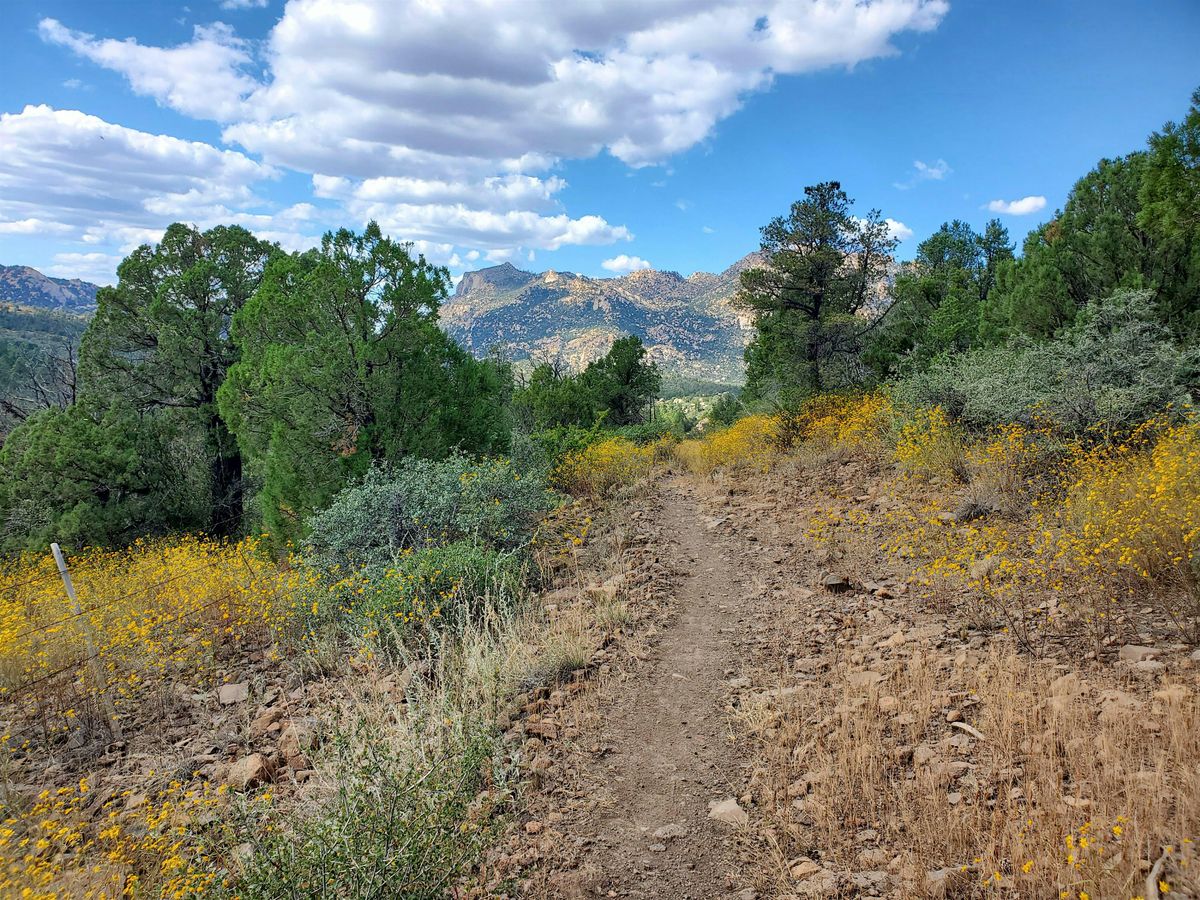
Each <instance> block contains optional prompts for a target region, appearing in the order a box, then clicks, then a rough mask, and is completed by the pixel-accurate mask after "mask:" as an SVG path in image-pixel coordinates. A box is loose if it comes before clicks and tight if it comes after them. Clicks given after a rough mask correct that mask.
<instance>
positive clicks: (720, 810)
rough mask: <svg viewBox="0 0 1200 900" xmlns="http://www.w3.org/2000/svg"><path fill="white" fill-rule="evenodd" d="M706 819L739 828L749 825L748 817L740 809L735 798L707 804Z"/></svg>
mask: <svg viewBox="0 0 1200 900" xmlns="http://www.w3.org/2000/svg"><path fill="white" fill-rule="evenodd" d="M708 817H709V818H710V819H716V820H717V821H718V822H724V823H725V824H726V825H733V826H735V827H740V826H743V825H748V824H749V823H750V816H749V815H747V813H746V811H745V810H744V809H742V807H741V805H740V804H739V803H738V802H737V799H736V798H735V797H729V798H728V799H726V800H713V801H712V802H710V803H709V804H708Z"/></svg>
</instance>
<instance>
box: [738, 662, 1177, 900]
mask: <svg viewBox="0 0 1200 900" xmlns="http://www.w3.org/2000/svg"><path fill="white" fill-rule="evenodd" d="M850 671H851V670H850V669H848V668H846V667H841V668H838V669H835V670H834V671H833V672H832V673H831V676H832V677H831V678H830V681H829V683H828V686H827V687H825V688H824V689H820V688H814V689H813V690H807V689H806V690H805V691H803V692H800V693H798V694H795V695H793V696H792V697H790V698H789V701H787V702H786V705H784V706H783V707H782V708H780V709H779V710H778V711H777V713H776V714H775V715H774V716H773V717H770V718H768V719H767V720H766V726H767V727H762V726H760V728H759V729H758V731H759V733H760V734H762V735H763V736H764V744H765V746H764V751H765V754H766V756H767V760H768V762H769V771H770V780H769V782H768V783H766V784H764V785H762V787H761V792H762V795H763V797H764V799H765V800H766V802H767V804H768V806H769V807H770V808H771V810H772V819H773V820H774V821H773V824H775V826H776V831H777V833H778V834H779V835H782V836H783V837H782V838H780V841H781V847H780V850H781V859H782V858H790V857H791V856H794V855H798V854H801V853H805V852H811V851H812V850H813V849H815V848H819V849H820V851H821V852H822V854H824V860H823V861H824V864H825V865H826V866H827V867H833V868H837V867H841V868H847V869H851V870H853V869H863V868H884V867H886V868H887V869H889V870H890V871H891V872H893V873H898V874H899V875H901V877H902V878H903V879H904V884H905V894H906V895H909V896H938V895H940V892H941V891H942V890H943V889H944V888H945V887H946V885H945V884H943V885H942V887H938V886H937V883H936V882H937V880H938V879H936V878H935V879H928V873H931V872H935V871H939V870H943V869H949V870H950V871H949V872H948V873H946V876H947V877H948V879H949V884H950V885H952V887H951V888H950V894H951V895H952V896H963V895H971V894H974V893H986V892H989V891H996V892H998V895H1001V896H1028V897H1056V896H1060V892H1063V891H1065V892H1066V893H1065V894H1061V896H1067V897H1071V898H1078V897H1084V896H1090V897H1093V898H1099V897H1125V898H1130V897H1135V896H1140V895H1144V884H1145V880H1146V877H1147V874H1148V872H1149V869H1150V867H1151V865H1152V864H1153V863H1154V862H1155V861H1156V860H1158V858H1159V857H1160V856H1163V855H1165V856H1166V859H1167V861H1166V863H1165V864H1164V866H1163V868H1162V869H1161V870H1160V876H1161V879H1162V880H1163V881H1164V882H1165V883H1166V884H1168V885H1171V886H1172V889H1173V891H1174V892H1175V893H1176V894H1178V895H1180V896H1195V894H1194V893H1190V892H1194V891H1196V890H1198V889H1200V880H1198V876H1200V869H1194V868H1191V867H1189V866H1188V865H1187V863H1188V861H1189V860H1191V859H1192V858H1193V852H1192V847H1193V845H1192V843H1191V842H1192V840H1194V839H1195V837H1196V831H1197V825H1198V823H1200V767H1198V763H1200V744H1198V741H1197V737H1198V735H1200V703H1198V701H1197V697H1196V694H1195V692H1194V690H1192V689H1191V688H1190V687H1188V686H1187V685H1184V684H1175V683H1170V684H1168V683H1164V684H1163V685H1161V686H1160V687H1158V688H1157V689H1155V690H1154V691H1153V693H1150V692H1148V691H1146V690H1139V689H1136V688H1134V689H1129V686H1128V685H1125V686H1123V687H1124V688H1125V689H1122V687H1118V686H1117V685H1116V683H1115V679H1113V678H1111V677H1105V676H1099V675H1088V676H1086V677H1081V676H1080V675H1078V674H1076V673H1073V672H1069V673H1066V674H1064V673H1063V672H1062V670H1061V667H1055V666H1052V665H1050V664H1048V663H1041V662H1037V661H1033V660H1030V659H1029V658H1027V657H1025V656H1022V655H1021V654H1019V653H1017V652H1016V651H1015V650H1014V649H1013V647H1012V646H1011V645H1002V646H995V647H993V648H992V649H990V650H986V651H970V652H967V651H964V652H960V653H958V654H957V655H956V656H953V657H951V656H942V655H940V654H938V653H937V652H936V651H930V650H919V651H917V652H914V653H912V654H911V655H909V654H898V655H896V656H895V657H894V662H893V664H892V665H891V666H890V667H889V668H888V669H887V670H886V671H883V672H881V673H880V674H882V675H883V676H884V678H883V680H881V681H880V682H879V683H878V684H877V685H875V686H872V687H867V686H861V685H857V686H856V685H855V684H854V683H853V682H852V681H851V680H848V679H847V677H846V676H847V675H849V674H850ZM949 709H955V710H957V711H960V712H961V714H962V716H963V719H964V722H963V724H964V725H966V726H967V727H966V728H964V727H962V725H958V726H955V725H950V724H947V722H946V718H947V711H948V710H949ZM914 751H915V755H914ZM862 829H873V830H874V831H876V832H877V833H878V837H877V839H876V838H873V839H871V840H870V841H868V843H870V844H871V845H872V846H874V845H876V844H878V845H879V846H881V847H883V848H886V855H885V856H883V857H882V858H881V859H879V860H877V861H874V862H873V864H867V865H864V864H863V861H862V859H861V858H860V857H859V854H860V852H861V851H862V850H863V849H864V844H863V843H862V842H860V841H858V840H856V834H857V833H858V832H859V831H860V830H862ZM1167 848H1170V850H1167ZM786 880H787V873H786V871H781V872H780V884H781V887H782V886H783V885H784V884H785V883H786Z"/></svg>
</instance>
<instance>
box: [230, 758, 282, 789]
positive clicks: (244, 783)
mask: <svg viewBox="0 0 1200 900" xmlns="http://www.w3.org/2000/svg"><path fill="white" fill-rule="evenodd" d="M270 780H271V764H270V763H268V762H267V758H266V757H265V756H263V755H262V754H261V753H251V754H250V755H249V756H243V757H242V758H241V759H239V760H238V761H237V762H235V763H234V764H233V765H231V766H230V767H229V771H228V772H227V773H226V774H225V783H226V784H228V785H229V786H230V787H231V788H234V789H235V790H239V791H246V790H249V789H250V788H252V787H256V786H257V785H260V784H263V783H264V782H267V781H270Z"/></svg>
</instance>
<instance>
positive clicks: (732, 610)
mask: <svg viewBox="0 0 1200 900" xmlns="http://www.w3.org/2000/svg"><path fill="white" fill-rule="evenodd" d="M663 491H664V494H663V512H662V515H663V519H662V521H663V525H664V526H665V528H664V531H665V533H666V534H667V535H669V536H670V537H671V540H670V543H669V544H668V545H667V546H664V547H663V548H662V552H663V554H664V556H665V557H666V561H667V562H668V563H669V564H670V566H671V567H672V568H674V569H675V570H676V571H679V572H681V573H683V574H682V576H681V578H680V579H679V581H678V586H677V588H676V596H675V604H676V614H675V617H674V619H673V621H672V623H671V624H670V625H669V626H668V627H667V628H666V629H665V630H664V631H663V633H662V634H661V638H660V640H659V641H658V642H657V644H656V646H655V647H654V650H653V652H652V655H651V658H650V660H649V661H648V664H647V665H646V666H645V667H644V668H643V669H642V671H640V672H639V673H637V674H636V675H634V676H633V677H632V678H630V679H629V680H627V681H625V682H623V683H622V684H621V685H620V686H619V689H617V690H614V691H612V692H611V694H610V696H609V697H608V698H607V699H606V700H605V702H604V707H603V708H602V710H601V722H602V724H601V734H600V735H599V737H598V739H599V741H600V747H601V750H600V752H599V753H597V754H594V755H593V759H592V760H591V761H590V762H589V763H588V764H587V765H586V766H585V767H584V770H583V771H582V772H581V775H582V776H583V778H584V780H585V781H586V782H590V784H591V785H592V789H593V790H594V792H595V794H594V796H596V797H597V798H598V800H599V802H598V803H597V804H596V806H595V807H594V808H593V809H592V810H591V811H590V813H589V814H588V816H587V817H586V819H584V820H583V821H578V822H575V823H571V828H570V830H571V831H573V832H574V833H575V836H576V838H577V840H578V841H579V842H580V843H582V844H584V845H585V846H586V847H587V850H586V852H585V853H584V856H583V860H582V863H583V868H584V869H586V870H588V871H589V872H590V873H591V874H592V877H591V878H590V879H589V881H590V882H591V884H590V887H591V888H592V890H593V891H595V893H596V894H598V895H600V896H605V895H607V896H609V897H671V898H710V897H720V896H728V895H730V893H731V892H733V894H734V895H736V893H737V890H738V888H739V884H738V880H737V877H736V875H735V874H734V869H735V865H734V862H733V859H732V854H731V853H730V851H729V849H728V848H729V841H728V838H729V836H730V832H731V830H734V829H736V828H737V827H738V824H737V820H739V819H742V818H744V813H742V811H741V809H740V807H738V806H737V805H736V801H735V800H734V799H733V798H734V796H735V795H736V793H737V788H736V786H735V785H736V783H737V781H738V780H739V777H738V765H737V761H736V753H735V748H734V744H733V739H732V736H731V735H732V731H731V728H730V724H729V721H728V715H727V712H726V708H725V707H726V698H727V693H728V690H729V684H728V682H729V677H730V675H731V674H733V673H735V672H737V671H739V666H740V662H739V654H740V652H741V651H740V649H739V646H738V636H739V634H740V632H741V629H740V628H739V627H738V625H739V620H740V618H741V614H740V612H739V602H738V598H739V597H740V595H741V588H740V587H739V584H738V582H739V579H738V577H737V573H736V571H735V567H734V566H733V564H732V563H731V561H730V560H729V558H728V557H727V556H726V555H725V553H724V551H723V550H722V549H721V548H720V547H719V546H718V544H717V543H716V542H715V540H714V534H713V530H712V529H711V528H710V527H707V524H706V523H709V520H707V519H706V518H705V517H704V516H703V515H702V514H701V512H700V509H699V507H698V501H697V497H696V494H695V488H694V487H693V486H692V483H691V482H690V481H689V480H687V479H675V480H672V481H670V482H668V483H667V484H666V485H665V486H664V488H663ZM714 803H715V804H722V805H720V806H718V807H717V809H716V815H717V816H718V817H717V818H714V817H712V816H710V812H713V804H714Z"/></svg>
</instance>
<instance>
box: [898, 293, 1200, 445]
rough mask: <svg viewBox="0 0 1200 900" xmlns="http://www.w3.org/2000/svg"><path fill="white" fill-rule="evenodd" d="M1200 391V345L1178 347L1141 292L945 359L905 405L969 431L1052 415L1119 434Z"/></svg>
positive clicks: (902, 392) (1063, 425)
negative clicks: (1053, 328)
mask: <svg viewBox="0 0 1200 900" xmlns="http://www.w3.org/2000/svg"><path fill="white" fill-rule="evenodd" d="M1198 391H1200V350H1197V349H1194V348H1186V347H1185V348H1181V347H1179V346H1177V345H1176V344H1175V343H1174V341H1173V339H1172V335H1171V334H1170V332H1169V331H1168V330H1167V328H1166V327H1165V326H1163V325H1162V324H1161V323H1159V322H1158V321H1156V320H1155V311H1154V306H1153V304H1152V302H1151V297H1150V294H1149V293H1148V292H1145V291H1125V292H1121V293H1118V294H1115V295H1114V296H1112V297H1108V298H1105V299H1103V300H1100V301H1097V302H1096V303H1093V304H1091V305H1090V306H1089V307H1087V309H1085V310H1084V311H1083V313H1081V315H1080V318H1079V319H1078V321H1077V322H1076V323H1075V324H1074V325H1073V326H1072V327H1071V328H1070V329H1068V330H1066V331H1064V332H1063V333H1062V334H1061V335H1060V336H1059V337H1057V338H1055V339H1054V340H1051V341H1046V342H1043V343H1033V342H1031V341H1029V340H1028V339H1019V340H1017V341H1015V342H1013V343H1011V344H1009V345H1008V346H1007V347H997V348H989V349H981V350H973V351H970V352H967V353H962V354H958V355H955V356H950V357H947V358H944V359H942V360H940V361H938V362H937V363H935V364H934V365H933V366H932V367H931V368H930V370H929V371H928V372H925V373H923V374H921V375H917V376H914V377H912V378H908V379H905V380H904V381H902V382H900V383H899V384H898V385H897V387H896V390H895V394H896V398H897V400H899V401H900V402H901V403H903V404H905V405H909V406H913V407H922V406H924V407H936V406H940V407H941V408H942V409H943V410H944V411H945V412H946V414H947V415H948V416H950V418H951V419H953V420H954V421H956V422H959V423H961V424H963V425H965V426H966V427H968V428H971V429H986V428H990V427H993V426H996V425H1001V424H1005V423H1010V422H1016V423H1025V424H1030V423H1032V422H1034V421H1035V420H1038V419H1041V420H1046V419H1048V420H1049V421H1050V422H1051V423H1052V424H1053V425H1054V426H1055V427H1056V428H1058V429H1061V430H1062V431H1065V432H1069V433H1083V432H1086V431H1089V430H1092V429H1095V428H1098V427H1102V428H1105V429H1109V430H1112V431H1114V432H1121V431H1124V430H1127V429H1129V428H1131V427H1133V426H1135V425H1136V424H1138V423H1139V422H1142V421H1144V420H1146V419H1148V418H1150V417H1151V416H1152V415H1154V414H1155V413H1157V412H1158V411H1160V410H1162V409H1163V408H1165V407H1167V406H1170V405H1175V406H1176V407H1183V406H1187V405H1188V404H1189V403H1191V402H1193V401H1194V400H1195V399H1196V397H1197V392H1198Z"/></svg>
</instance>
